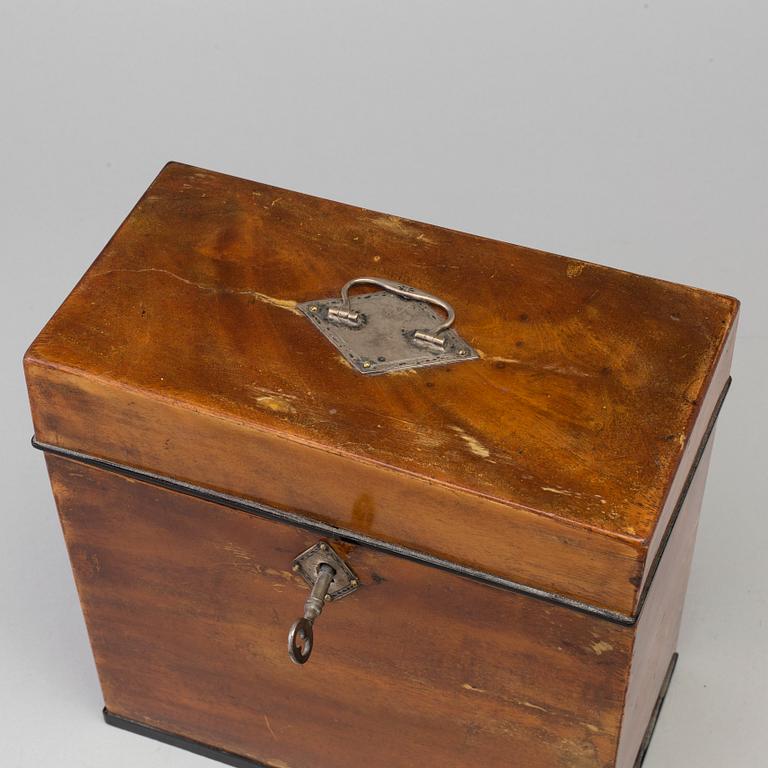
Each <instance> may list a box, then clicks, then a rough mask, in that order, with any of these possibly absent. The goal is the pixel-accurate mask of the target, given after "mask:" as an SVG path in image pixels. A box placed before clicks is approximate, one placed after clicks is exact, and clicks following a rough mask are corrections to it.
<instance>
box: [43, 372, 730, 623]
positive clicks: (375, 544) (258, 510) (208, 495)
mask: <svg viewBox="0 0 768 768" xmlns="http://www.w3.org/2000/svg"><path fill="white" fill-rule="evenodd" d="M730 384H731V380H730V379H728V381H727V382H726V385H725V387H724V388H723V391H722V393H721V394H720V397H719V399H718V401H717V404H716V405H715V409H714V411H713V412H712V416H711V418H710V420H709V423H708V424H707V428H706V431H705V432H704V436H703V437H702V440H701V443H700V445H699V448H698V450H697V452H696V456H695V457H694V460H693V463H692V464H691V469H690V471H689V473H688V476H687V478H686V481H685V485H684V486H683V490H682V492H681V493H680V497H679V499H678V502H677V504H676V506H675V511H674V512H673V514H672V517H671V519H670V523H669V526H668V527H667V530H666V532H665V534H664V538H663V540H662V544H661V546H660V547H659V551H658V553H657V555H656V558H655V560H654V564H653V567H652V569H651V573H650V574H649V577H648V579H647V580H646V585H645V589H644V590H643V594H642V595H641V599H640V603H639V606H638V610H637V612H636V613H635V615H634V616H627V615H625V614H623V613H619V612H617V611H610V610H608V609H606V608H598V607H596V606H594V605H589V604H588V603H584V602H582V601H580V600H574V599H573V598H571V597H567V596H566V595H559V594H557V593H554V592H547V591H546V590H543V589H537V588H536V587H530V586H528V585H526V584H520V583H519V582H516V581H512V580H510V579H504V578H502V577H501V576H495V575H494V574H491V573H486V572H485V571H480V570H477V569H475V568H468V567H467V566H464V565H460V564H458V563H454V562H451V561H449V560H443V559H441V558H439V557H434V556H432V555H429V554H427V553H426V552H419V551H417V550H415V549H409V548H407V547H402V546H400V545H399V544H393V543H390V542H386V541H381V540H379V539H374V538H372V537H370V536H366V535H365V534H362V533H357V532H356V531H349V530H347V529H344V528H337V527H336V526H333V525H330V524H328V523H323V522H320V521H318V520H312V519H310V518H308V517H304V516H303V515H298V514H296V513H294V512H287V511H285V510H281V509H276V508H274V507H268V506H266V505H264V504H258V503H257V502H255V501H249V500H248V499H243V498H240V497H238V496H232V495H230V494H227V493H221V492H219V491H212V490H210V489H208V488H203V487H201V486H197V485H194V484H192V483H186V482H184V481H182V480H174V479H172V478H170V477H165V476H164V475H158V474H156V473H154V472H149V471H147V470H141V469H135V468H133V467H129V466H126V465H125V464H118V463H117V462H113V461H108V460H106V459H99V458H97V457H95V456H90V455H89V454H87V453H81V452H80V451H73V450H70V449H69V448H61V447H59V446H57V445H50V444H48V443H41V442H39V441H38V440H37V439H36V438H34V437H33V438H32V445H33V447H35V448H37V449H38V450H41V451H43V452H45V453H51V454H54V455H56V456H62V457H64V458H66V459H71V460H72V461H77V462H79V463H81V464H86V465H88V466H92V467H97V468H98V469H104V470H106V471H108V472H113V473H115V474H118V475H123V476H125V477H130V478H132V479H135V480H141V481H143V482H145V483H149V484H151V485H156V486H158V487H160V488H166V489H168V490H171V491H177V492H178V493H184V494H186V495H188V496H194V497H195V498H197V499H202V500H203V501H211V502H213V503H215V504H221V505H222V506H225V507H229V508H231V509H237V510H240V511H241V512H247V513H248V514H251V515H257V516H258V517H263V518H267V519H269V520H275V521H278V522H282V523H286V524H288V525H292V526H295V527H298V528H302V529H304V530H307V531H312V532H314V533H318V534H320V535H322V536H328V537H330V538H335V539H340V540H341V541H345V542H348V543H350V544H358V545H362V546H365V547H369V548H371V549H376V550H378V551H380V552H386V553H387V554H389V555H394V556H396V557H402V558H404V559H406V560H411V561H413V562H417V563H423V564H425V565H429V566H432V567H433V568H439V569H440V570H443V571H448V572H450V573H456V574H459V575H460V576H465V577H467V578H470V579H474V580H475V581H481V582H483V583H485V584H492V585H493V586H495V587H501V588H502V589H508V590H511V591H512V592H519V593H520V594H523V595H527V596H528V597H533V598H535V599H537V600H543V601H545V602H548V603H553V604H555V605H563V606H566V607H568V608H572V609H573V610H575V611H579V612H581V613H588V614H590V615H591V616H598V617H599V618H602V619H605V620H607V621H611V622H613V623H615V624H623V625H625V626H633V625H634V624H636V623H637V621H638V619H639V618H640V613H641V612H642V609H643V605H644V604H645V598H646V597H647V595H648V590H649V589H650V585H651V582H652V580H653V578H652V577H653V575H654V574H655V572H656V569H657V568H658V564H659V562H660V561H661V558H662V556H663V554H664V550H665V549H666V546H667V543H668V541H669V537H670V535H671V534H672V529H673V527H674V524H675V521H676V520H677V518H678V516H679V514H680V510H681V509H682V507H683V504H684V503H685V498H686V495H687V493H688V490H689V489H690V487H691V483H692V482H693V478H694V475H695V474H696V470H697V469H698V466H699V462H700V461H701V458H702V456H703V455H704V451H705V450H706V447H707V443H708V442H709V437H710V435H711V434H712V430H713V429H714V428H715V422H716V421H717V417H718V415H719V413H720V409H721V408H722V405H723V401H724V400H725V396H726V394H727V393H728V389H729V387H730Z"/></svg>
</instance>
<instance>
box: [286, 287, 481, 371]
mask: <svg viewBox="0 0 768 768" xmlns="http://www.w3.org/2000/svg"><path fill="white" fill-rule="evenodd" d="M341 306H342V300H341V299H340V298H334V299H321V300H318V301H307V302H305V303H304V304H299V307H298V308H299V310H301V312H303V313H304V314H305V315H306V316H307V317H308V318H309V319H310V320H311V321H312V322H313V323H314V324H315V325H316V326H317V328H318V329H319V330H320V332H321V333H322V334H323V335H324V336H325V337H326V338H327V339H328V340H329V341H330V342H331V343H332V344H333V345H334V346H335V347H336V349H338V350H339V352H341V354H342V355H343V356H344V358H345V359H346V360H348V361H349V362H350V364H351V365H352V367H353V368H354V369H355V370H357V371H359V372H360V373H364V374H368V375H376V374H380V373H388V372H390V371H402V370H408V369H410V368H423V367H425V366H429V365H448V364H449V363H461V362H464V361H465V360H475V359H477V358H478V354H477V352H476V351H475V350H474V349H473V348H472V347H471V346H470V345H469V344H467V342H466V341H464V339H462V338H461V336H459V334H458V333H456V331H454V330H453V329H452V328H451V329H449V330H447V331H444V332H443V333H442V334H441V336H442V338H444V339H445V346H444V347H442V348H439V347H436V346H433V345H430V344H427V343H423V342H418V341H416V340H414V339H413V336H412V334H413V332H414V331H430V330H431V329H433V328H434V327H435V326H436V325H438V324H439V323H440V322H441V318H440V317H439V316H438V315H437V313H436V312H435V311H434V310H433V309H432V307H431V306H430V305H429V304H427V303H426V302H424V301H417V300H413V299H406V298H402V297H400V296H396V295H395V294H393V293H390V292H388V291H377V292H375V293H363V294H358V295H356V296H350V308H351V309H352V310H355V311H358V312H360V313H361V314H362V323H361V324H360V326H359V327H351V326H349V325H343V324H340V323H338V322H333V321H331V320H329V319H328V310H329V309H330V308H331V307H341Z"/></svg>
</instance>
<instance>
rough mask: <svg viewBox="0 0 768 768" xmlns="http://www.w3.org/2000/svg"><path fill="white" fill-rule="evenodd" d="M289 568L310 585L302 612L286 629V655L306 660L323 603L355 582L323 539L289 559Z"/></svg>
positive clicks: (336, 597)
mask: <svg viewBox="0 0 768 768" xmlns="http://www.w3.org/2000/svg"><path fill="white" fill-rule="evenodd" d="M292 568H293V570H294V572H296V573H298V574H300V575H301V576H302V578H303V579H304V581H306V582H307V584H309V585H310V586H311V587H312V590H311V592H310V593H309V597H308V598H307V602H306V603H305V604H304V615H303V616H302V617H301V618H299V619H297V620H296V621H295V622H294V624H293V626H292V627H291V630H290V632H289V633H288V656H289V657H290V659H291V661H292V662H293V663H294V664H306V663H307V662H308V661H309V657H310V656H311V655H312V649H313V647H314V624H315V621H316V620H317V618H318V617H319V616H320V614H321V613H322V612H323V608H324V607H325V604H326V603H330V602H332V601H333V600H340V599H341V598H342V597H345V596H346V595H348V594H350V593H351V592H354V591H355V590H356V589H357V587H358V584H359V582H358V580H357V577H356V576H355V574H354V573H353V572H352V570H351V569H350V568H349V566H348V565H347V564H346V563H345V562H344V561H343V560H342V559H341V558H340V557H339V555H338V554H337V553H336V552H335V551H334V549H333V548H332V547H330V546H329V545H328V544H327V543H326V542H324V541H321V542H320V543H319V544H315V545H314V546H313V547H310V548H309V549H308V550H306V551H305V552H302V553H301V554H300V555H299V556H298V557H297V558H296V559H295V560H294V561H293V566H292Z"/></svg>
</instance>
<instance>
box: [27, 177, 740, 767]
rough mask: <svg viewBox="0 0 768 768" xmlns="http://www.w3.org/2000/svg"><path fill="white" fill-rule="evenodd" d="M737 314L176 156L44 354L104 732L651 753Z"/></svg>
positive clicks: (40, 440) (253, 759)
mask: <svg viewBox="0 0 768 768" xmlns="http://www.w3.org/2000/svg"><path fill="white" fill-rule="evenodd" d="M737 313H738V302H737V301H736V300H735V299H732V298H729V297H727V296H722V295H718V294H714V293H709V292H707V291H703V290H698V289H695V288H689V287H685V286H681V285H676V284H673V283H669V282H665V281H662V280H656V279H652V278H649V277H641V276H639V275H635V274H630V273H628V272H622V271H619V270H616V269H610V268H607V267H602V266H598V265H596V264H591V263H587V262H584V261H577V260H573V259H568V258H563V257H562V256H555V255H553V254H550V253H544V252H542V251H538V250H533V249H530V248H522V247H520V246H516V245H509V244H506V243H501V242H497V241H494V240H489V239H485V238H482V237H475V236H472V235H468V234H461V233H458V232H454V231H451V230H447V229H442V228H440V227H436V226H432V225H428V224H421V223H418V222H415V221H410V220H407V219H402V218H399V217H397V216H389V215H384V214H381V213H375V212H372V211H369V210H364V209H361V208H355V207H352V206H348V205H342V204H339V203H335V202H330V201H328V200H322V199H319V198H316V197H310V196H307V195H302V194H297V193H295V192H289V191H286V190H283V189H277V188H275V187H271V186H267V185H264V184H257V183H254V182H250V181H245V180H242V179H238V178H233V177H230V176H225V175H222V174H218V173H211V172H208V171H204V170H201V169H198V168H194V167H190V166H187V165H182V164H178V163H170V164H168V165H167V166H165V168H163V170H162V171H161V173H160V174H159V176H158V177H157V178H156V179H155V181H154V182H153V183H152V185H151V186H150V187H149V189H148V190H147V191H146V193H145V194H144V195H143V197H142V198H141V199H140V200H139V202H138V203H137V205H136V207H135V208H134V209H133V211H132V212H131V213H130V215H129V216H128V218H127V219H126V220H125V221H124V222H123V224H122V225H121V226H120V228H119V229H118V231H117V233H116V234H115V235H114V236H113V237H112V239H111V240H110V241H109V243H108V244H107V246H106V247H105V248H104V250H103V251H102V253H101V254H100V255H99V257H98V258H97V259H96V261H95V262H94V264H93V265H92V266H91V267H90V269H89V270H88V272H87V273H86V274H85V276H84V277H83V278H82V280H81V281H80V282H79V283H78V285H77V286H76V288H75V289H74V290H73V291H72V293H71V294H70V295H69V297H68V298H67V299H66V301H65V302H64V303H63V305H62V306H61V307H60V308H59V310H58V311H57V312H56V313H55V315H54V316H53V318H52V319H51V320H50V321H49V323H48V324H47V325H46V326H45V328H44V329H43V331H42V332H41V333H40V335H39V336H38V337H37V339H36V340H35V341H34V343H33V344H32V346H31V347H30V349H29V351H28V353H27V355H26V358H25V370H26V377H27V382H28V387H29V395H30V400H31V404H32V413H33V417H34V429H35V436H34V445H35V446H36V447H37V448H40V449H41V450H42V451H44V453H45V458H46V461H47V464H48V470H49V473H50V477H51V483H52V486H53V492H54V496H55V499H56V505H57V507H58V513H59V517H60V520H61V526H62V529H63V532H64V537H65V539H66V544H67V547H68V551H69V556H70V559H71V564H72V569H73V571H74V577H75V581H76V584H77V589H78V592H79V596H80V601H81V603H82V608H83V613H84V615H85V621H86V624H87V628H88V634H89V637H90V642H91V645H92V648H93V654H94V657H95V661H96V666H97V668H98V673H99V679H100V682H101V687H102V690H103V695H104V702H105V709H104V714H105V717H106V719H107V721H108V722H110V723H112V724H114V725H118V726H120V727H123V728H126V729H128V730H131V731H135V732H137V733H141V734H145V735H148V736H152V737H154V738H157V739H160V740H161V741H166V742H170V743H173V744H177V745H179V746H182V747H185V748H187V749H190V750H193V751H195V752H198V753H201V754H204V755H208V756H210V757H213V758H216V759H219V760H221V761H222V762H224V763H226V764H229V765H234V766H270V767H271V768H360V766H366V768H412V767H413V766H420V767H421V768H454V767H455V768H460V767H462V768H463V767H465V766H483V768H497V767H498V768H506V767H507V766H520V768H614V767H615V768H633V766H638V765H639V764H640V763H641V762H642V760H643V756H644V754H645V751H646V749H647V746H648V741H649V739H650V735H651V733H652V731H653V725H654V723H655V720H656V717H657V716H658V712H659V709H660V706H661V702H662V701H663V698H664V694H665V691H666V689H667V686H668V684H669V679H670V677H671V673H672V670H673V668H674V663H675V659H676V655H675V645H676V640H677V635H678V629H679V624H680V616H681V610H682V605H683V598H684V594H685V590H686V582H687V579H688V573H689V568H690V563H691V557H692V552H693V546H694V539H695V535H696V528H697V521H698V517H699V510H700V506H701V500H702V493H703V490H704V481H705V476H706V473H707V466H708V463H709V457H710V451H711V448H712V432H713V428H714V426H715V421H716V419H717V416H718V412H719V410H720V406H721V404H722V402H723V398H724V397H725V394H726V392H727V389H728V385H729V381H730V379H729V367H730V363H731V356H732V351H733V340H734V336H735V326H736V317H737ZM310 656H311V658H310Z"/></svg>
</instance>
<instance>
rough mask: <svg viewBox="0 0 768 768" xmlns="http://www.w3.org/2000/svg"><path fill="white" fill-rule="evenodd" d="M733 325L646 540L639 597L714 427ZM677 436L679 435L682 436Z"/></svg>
mask: <svg viewBox="0 0 768 768" xmlns="http://www.w3.org/2000/svg"><path fill="white" fill-rule="evenodd" d="M736 329H737V324H736V321H734V325H733V326H732V328H731V330H730V333H729V335H728V337H727V339H726V342H725V344H724V346H723V350H722V352H721V354H720V357H719V359H718V361H717V365H716V366H715V368H714V370H713V371H712V372H711V377H710V380H709V382H708V383H707V386H706V387H705V388H704V389H703V391H702V394H701V402H700V403H697V407H696V419H695V421H694V422H693V424H692V426H691V428H690V434H689V436H688V438H687V441H686V443H685V450H684V451H683V453H682V455H681V456H680V462H679V465H678V467H677V472H676V474H675V475H674V477H673V479H672V481H671V483H670V486H669V489H668V491H667V495H666V498H665V500H664V505H663V507H662V509H661V513H660V514H659V517H658V520H657V521H656V527H655V529H654V531H653V534H652V536H651V537H650V541H649V543H648V555H647V557H646V560H645V567H644V570H643V582H642V585H641V588H640V590H638V595H637V599H638V600H639V599H640V595H642V593H643V590H644V588H645V586H646V583H647V581H648V579H649V577H651V576H652V568H653V564H654V557H655V555H656V554H657V553H658V551H659V548H660V547H661V544H662V541H663V539H664V537H665V535H666V533H667V527H668V525H669V521H670V520H671V518H672V515H673V513H674V510H675V507H676V505H677V502H678V500H679V498H680V494H681V492H682V491H683V488H684V486H685V484H686V482H688V474H689V472H690V471H691V467H692V466H693V464H694V462H695V461H696V456H697V454H698V452H699V451H700V449H701V445H702V441H704V440H706V438H707V434H708V430H710V429H712V427H713V425H712V423H711V417H712V415H713V413H714V414H715V416H716V415H717V414H716V411H717V408H718V401H719V400H720V398H721V396H722V394H723V391H724V388H725V387H726V386H727V383H728V380H729V377H730V374H731V363H732V362H733V350H734V346H735V343H736ZM720 404H722V403H720ZM671 437H672V436H671ZM678 437H679V438H680V439H682V437H683V436H678Z"/></svg>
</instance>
